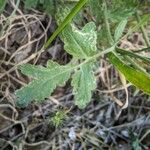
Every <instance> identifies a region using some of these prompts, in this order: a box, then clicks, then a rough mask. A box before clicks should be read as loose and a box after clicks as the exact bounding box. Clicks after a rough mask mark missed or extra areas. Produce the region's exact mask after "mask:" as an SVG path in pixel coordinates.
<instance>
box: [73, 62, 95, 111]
mask: <svg viewBox="0 0 150 150" xmlns="http://www.w3.org/2000/svg"><path fill="white" fill-rule="evenodd" d="M92 67H93V63H88V64H85V65H83V66H82V67H81V68H80V70H78V71H77V72H76V73H75V74H74V75H73V79H72V86H73V92H74V94H75V104H76V105H77V106H78V107H79V108H84V107H85V106H86V105H87V104H88V103H89V102H90V101H91V96H92V94H91V92H92V91H93V90H94V89H95V88H96V77H95V76H94V73H93V71H92Z"/></svg>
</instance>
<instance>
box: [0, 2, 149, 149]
mask: <svg viewBox="0 0 150 150" xmlns="http://www.w3.org/2000/svg"><path fill="white" fill-rule="evenodd" d="M14 10H15V11H16V15H12V11H14ZM55 29H56V23H55V21H54V20H53V18H52V17H50V16H49V17H48V16H47V15H46V14H44V13H43V12H40V11H38V10H34V9H32V10H30V11H27V10H23V8H22V6H20V7H19V8H17V7H16V6H15V3H14V1H11V0H9V2H8V4H7V6H6V8H5V11H4V12H3V14H1V16H0V30H1V32H0V34H1V35H0V150H9V149H21V150H22V149H23V150H42V149H44V150H46V149H48V150H51V149H52V150H57V149H58V150H59V149H62V150H70V149H72V150H73V149H75V150H82V149H83V150H89V149H91V150H95V149H109V150H112V149H119V150H126V149H128V150H129V149H132V145H133V144H139V145H140V146H141V148H142V149H145V150H148V149H149V148H150V142H149V141H150V102H149V101H148V99H149V97H148V96H147V95H145V94H143V93H142V92H141V91H138V90H136V89H135V88H134V87H133V86H131V84H129V83H128V84H127V85H126V86H123V85H122V84H121V82H120V78H119V75H118V72H117V71H116V70H115V69H114V68H113V66H112V65H110V64H109V63H108V62H107V60H105V59H101V60H99V69H98V70H97V71H96V72H95V74H96V76H97V81H98V86H97V90H96V91H95V92H94V94H93V98H92V99H93V100H92V102H91V103H90V104H89V105H88V106H87V107H86V109H84V110H79V109H78V108H77V107H76V106H75V105H74V101H73V96H72V90H71V87H70V83H67V85H66V86H65V87H59V88H57V89H56V90H55V92H54V93H53V95H52V96H51V97H49V98H48V99H47V100H46V101H45V102H43V103H41V104H35V103H32V104H31V105H29V106H28V107H26V108H24V109H20V108H17V107H16V105H15V103H16V97H15V94H14V92H15V90H17V89H19V88H20V87H21V86H23V85H25V84H26V83H28V82H29V81H30V80H31V79H30V78H28V77H26V76H24V75H22V74H21V73H20V71H19V70H18V69H17V67H18V66H19V65H20V64H23V63H28V62H30V63H32V64H39V65H45V64H46V62H47V60H48V59H53V60H56V61H57V62H59V63H61V64H65V63H67V62H68V61H69V60H70V56H69V55H68V54H66V52H64V50H63V43H62V42H61V41H60V39H59V38H57V39H56V40H55V41H54V42H53V45H52V46H51V47H50V48H49V49H48V50H47V51H44V52H42V51H40V50H41V49H42V48H43V44H44V43H45V41H46V40H47V38H48V37H49V36H50V35H51V34H52V33H53V32H54V30H55ZM147 32H149V33H150V30H149V29H147ZM120 46H121V47H124V48H128V49H137V48H138V49H140V48H144V47H145V43H144V40H143V38H142V35H141V33H140V32H136V33H134V34H133V35H132V36H131V37H130V39H124V40H122V42H121V44H120ZM126 88H127V91H126ZM127 93H128V101H129V105H128V107H127V108H126V109H124V110H122V109H121V106H119V105H122V104H124V103H125V101H126V97H127ZM56 112H61V113H65V114H66V115H65V119H64V121H63V123H62V124H61V125H60V126H59V127H55V126H54V124H52V121H51V118H52V117H53V116H54V115H55V113H56ZM66 116H67V117H66Z"/></svg>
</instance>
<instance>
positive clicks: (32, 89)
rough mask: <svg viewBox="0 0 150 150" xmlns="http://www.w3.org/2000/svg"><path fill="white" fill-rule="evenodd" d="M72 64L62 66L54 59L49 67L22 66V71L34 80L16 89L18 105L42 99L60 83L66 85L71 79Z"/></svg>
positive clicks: (49, 63)
mask: <svg viewBox="0 0 150 150" xmlns="http://www.w3.org/2000/svg"><path fill="white" fill-rule="evenodd" d="M69 68H70V66H61V65H59V64H57V63H55V62H53V61H48V63H47V67H46V68H44V67H38V66H33V65H30V64H25V65H22V66H21V71H22V72H23V73H24V74H25V75H28V76H30V77H32V78H34V80H33V81H32V82H31V83H30V84H28V85H27V86H25V87H23V88H22V89H20V90H18V91H16V96H17V97H18V101H17V102H18V105H19V106H21V107H24V106H27V105H28V104H29V103H30V102H31V101H32V100H35V101H41V100H43V99H44V98H46V97H48V96H49V95H51V93H52V92H53V90H54V89H55V88H56V86H58V85H64V84H65V82H66V81H67V80H68V79H69V77H70V73H71V71H70V70H69Z"/></svg>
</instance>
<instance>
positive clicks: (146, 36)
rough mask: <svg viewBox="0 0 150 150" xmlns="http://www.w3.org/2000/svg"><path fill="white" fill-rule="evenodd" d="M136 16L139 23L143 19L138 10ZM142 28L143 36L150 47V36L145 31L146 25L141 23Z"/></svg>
mask: <svg viewBox="0 0 150 150" xmlns="http://www.w3.org/2000/svg"><path fill="white" fill-rule="evenodd" d="M135 16H136V19H137V22H138V23H139V22H140V21H141V18H140V16H139V14H138V12H136V14H135ZM140 29H141V31H142V34H143V38H144V40H145V43H146V45H147V46H148V47H150V41H149V37H148V35H147V33H146V31H145V28H144V26H143V25H141V27H140Z"/></svg>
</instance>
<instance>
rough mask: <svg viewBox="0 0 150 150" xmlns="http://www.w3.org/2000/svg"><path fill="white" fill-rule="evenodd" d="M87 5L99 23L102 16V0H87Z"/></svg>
mask: <svg viewBox="0 0 150 150" xmlns="http://www.w3.org/2000/svg"><path fill="white" fill-rule="evenodd" d="M89 6H90V8H91V12H92V15H93V16H94V17H95V20H96V22H97V23H99V22H100V21H101V20H102V17H103V10H102V0H89Z"/></svg>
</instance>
